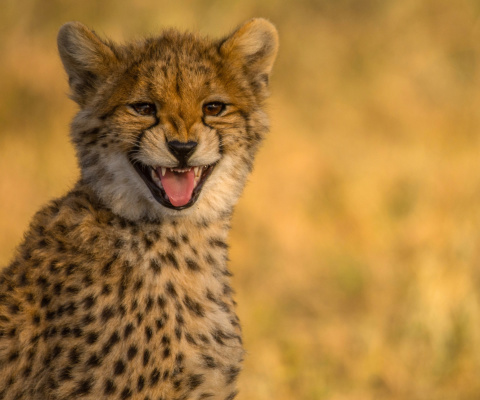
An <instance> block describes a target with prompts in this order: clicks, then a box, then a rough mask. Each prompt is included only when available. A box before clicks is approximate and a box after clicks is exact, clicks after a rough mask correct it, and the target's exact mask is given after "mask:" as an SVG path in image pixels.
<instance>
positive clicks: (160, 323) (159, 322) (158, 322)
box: [155, 318, 165, 331]
mask: <svg viewBox="0 0 480 400" xmlns="http://www.w3.org/2000/svg"><path fill="white" fill-rule="evenodd" d="M155 325H156V326H157V331H159V330H160V329H162V328H163V327H164V326H165V320H164V319H163V318H160V319H156V320H155Z"/></svg>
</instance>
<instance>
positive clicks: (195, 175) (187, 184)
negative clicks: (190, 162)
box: [131, 160, 215, 210]
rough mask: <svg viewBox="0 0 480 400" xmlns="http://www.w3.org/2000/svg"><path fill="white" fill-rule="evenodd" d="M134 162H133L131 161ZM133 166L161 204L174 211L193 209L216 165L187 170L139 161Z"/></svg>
mask: <svg viewBox="0 0 480 400" xmlns="http://www.w3.org/2000/svg"><path fill="white" fill-rule="evenodd" d="M131 161H132V160H131ZM132 164H133V166H134V168H135V170H136V171H137V172H138V174H139V175H140V177H141V178H142V179H143V181H144V182H145V183H146V185H147V186H148V188H149V189H150V192H152V195H153V197H154V198H155V200H157V201H158V202H159V203H160V204H162V205H163V206H165V207H168V208H172V209H174V210H183V209H185V208H188V207H191V206H192V205H193V204H195V202H196V201H197V199H198V196H199V195H200V191H201V190H202V187H203V184H204V183H205V181H206V180H207V178H208V177H209V176H210V174H211V173H212V171H213V169H214V167H215V164H211V165H202V166H200V165H199V166H195V167H185V168H167V167H161V166H158V167H151V166H148V165H144V164H142V163H140V162H138V161H135V162H133V161H132Z"/></svg>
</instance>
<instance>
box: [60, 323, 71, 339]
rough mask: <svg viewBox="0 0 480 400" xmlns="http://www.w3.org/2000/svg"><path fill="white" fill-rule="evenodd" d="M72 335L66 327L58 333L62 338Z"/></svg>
mask: <svg viewBox="0 0 480 400" xmlns="http://www.w3.org/2000/svg"><path fill="white" fill-rule="evenodd" d="M71 334H72V329H71V328H70V327H68V326H66V327H65V328H62V331H61V332H60V335H62V336H63V337H68V336H70V335H71Z"/></svg>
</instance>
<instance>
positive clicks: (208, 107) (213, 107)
mask: <svg viewBox="0 0 480 400" xmlns="http://www.w3.org/2000/svg"><path fill="white" fill-rule="evenodd" d="M223 110H225V104H224V103H221V102H219V101H213V102H211V103H207V104H204V105H203V107H202V111H203V115H206V116H211V117H217V116H218V115H220V114H221V112H222V111H223Z"/></svg>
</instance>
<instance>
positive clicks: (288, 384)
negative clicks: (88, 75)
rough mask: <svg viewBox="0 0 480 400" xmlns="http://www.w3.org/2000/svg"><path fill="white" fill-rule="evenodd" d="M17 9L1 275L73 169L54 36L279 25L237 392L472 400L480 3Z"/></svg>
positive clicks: (240, 247) (479, 263)
mask: <svg viewBox="0 0 480 400" xmlns="http://www.w3.org/2000/svg"><path fill="white" fill-rule="evenodd" d="M135 4H136V5H133V2H132V4H129V5H128V4H127V3H124V5H123V6H120V5H119V2H113V1H112V0H110V1H103V2H96V1H93V0H91V1H90V0H89V1H87V0H85V1H83V2H73V1H72V2H70V1H61V0H56V1H53V0H52V1H48V2H44V1H41V0H36V1H35V0H25V1H22V2H14V1H11V0H5V1H4V3H3V4H2V13H1V16H0V46H1V51H2V55H3V57H2V62H1V63H0V86H1V91H0V93H1V96H0V125H1V130H0V195H1V198H0V263H1V264H6V263H7V262H8V260H9V258H10V256H11V254H12V251H13V249H14V247H15V245H16V244H17V243H18V242H19V241H20V238H21V235H22V232H23V231H24V230H25V229H26V227H27V224H28V221H29V219H30V218H31V216H32V215H33V213H34V212H35V211H36V210H37V209H38V207H39V206H40V205H41V204H43V203H44V202H46V201H47V200H48V199H49V198H52V197H54V196H58V195H60V194H61V193H63V192H65V191H66V190H67V189H68V188H69V187H71V185H72V184H73V182H74V181H75V178H76V175H77V171H76V167H75V160H74V156H73V150H72V149H71V147H70V145H69V143H68V138H67V132H68V123H69V120H70V118H71V116H72V115H73V113H74V110H75V108H74V106H73V104H71V103H70V102H68V101H67V100H66V95H65V94H66V92H67V84H66V79H65V76H64V74H63V72H62V69H61V65H60V61H59V59H58V57H57V55H56V49H55V35H56V31H57V29H58V27H59V26H60V25H61V24H62V23H63V22H65V21H67V20H72V19H76V20H81V21H83V22H85V23H87V24H89V25H90V26H92V27H94V28H96V30H97V31H99V32H106V33H109V34H110V35H111V36H113V37H114V38H115V39H119V40H122V39H123V38H131V37H135V36H141V35H142V34H145V33H151V32H154V31H155V30H156V29H159V28H160V27H162V26H165V25H174V26H177V27H180V28H189V29H199V30H201V31H202V32H204V33H209V34H212V35H218V34H222V33H225V32H227V31H228V30H230V29H231V28H232V27H234V26H235V25H236V24H238V23H239V22H241V21H242V20H244V19H247V18H250V17H252V16H265V17H268V18H270V19H271V20H272V21H273V22H274V23H276V25H277V26H278V28H279V30H280V34H281V52H280V56H279V60H278V64H277V66H276V67H277V68H276V70H275V75H274V77H273V81H272V92H273V97H272V101H271V103H270V108H271V115H272V121H273V126H272V133H271V135H270V137H269V139H268V141H267V143H266V144H265V146H264V148H263V149H262V151H261V154H260V156H259V159H258V163H257V166H256V170H255V173H254V174H253V176H252V178H251V181H250V183H249V185H248V187H247V190H246V192H245V196H244V197H243V199H242V200H241V202H240V204H239V206H238V208H237V212H236V217H235V220H234V231H233V232H232V240H231V242H232V254H231V259H232V264H231V266H232V269H233V270H234V272H235V282H234V285H235V287H236V288H237V297H238V303H239V314H240V317H241V319H242V321H243V324H244V333H245V342H246V347H247V348H248V350H249V355H248V357H247V360H246V365H245V371H244V373H243V375H242V378H241V395H240V398H241V399H258V400H264V399H265V400H266V399H272V398H274V399H277V400H287V399H305V400H310V399H311V400H313V399H315V400H317V399H331V400H347V399H348V400H362V399H413V400H415V399H418V400H423V399H431V400H440V399H445V400H446V399H455V400H457V399H461V400H467V399H471V400H474V399H478V398H480V380H479V379H478V371H479V370H480V368H479V367H480V309H479V307H480V302H479V300H480V299H479V292H480V291H479V289H480V246H479V244H480V206H479V199H480V162H479V150H480V141H479V126H480V112H479V111H478V110H480V89H479V87H480V85H479V83H480V65H479V60H480V41H479V40H478V37H479V36H480V19H479V17H480V7H479V6H478V2H476V1H474V0H460V1H457V2H451V1H447V0H426V1H422V2H418V1H415V0H404V1H400V0H387V1H380V0H361V1H358V0H341V1H329V0H299V1H296V2H286V1H273V0H270V1H263V2H256V1H254V0H242V1H239V0H238V1H231V2H225V1H224V2H221V1H216V0H211V1H208V2H207V1H197V2H191V1H188V0H177V1H176V2H174V5H172V2H167V1H153V0H144V1H137V2H135Z"/></svg>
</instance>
